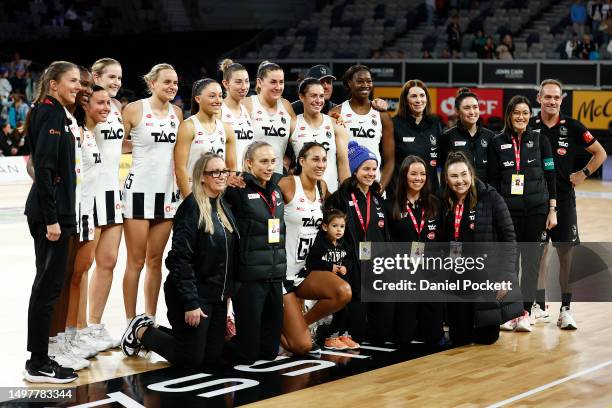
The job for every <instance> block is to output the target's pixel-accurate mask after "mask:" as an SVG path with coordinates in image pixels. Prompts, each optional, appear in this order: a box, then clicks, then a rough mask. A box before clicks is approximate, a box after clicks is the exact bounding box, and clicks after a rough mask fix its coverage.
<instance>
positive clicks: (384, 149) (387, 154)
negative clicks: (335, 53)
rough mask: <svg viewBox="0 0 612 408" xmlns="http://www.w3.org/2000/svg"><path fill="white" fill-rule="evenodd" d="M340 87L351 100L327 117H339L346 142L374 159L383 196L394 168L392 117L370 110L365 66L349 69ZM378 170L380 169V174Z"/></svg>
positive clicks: (369, 76)
mask: <svg viewBox="0 0 612 408" xmlns="http://www.w3.org/2000/svg"><path fill="white" fill-rule="evenodd" d="M342 83H343V84H344V86H345V88H346V89H347V90H348V91H349V94H350V99H349V100H347V101H344V102H342V105H340V106H336V107H334V108H333V109H332V110H331V114H330V116H332V117H337V115H340V117H341V118H342V122H343V123H344V127H345V128H346V129H347V130H348V133H349V141H350V140H354V141H356V142H357V143H359V144H360V145H361V146H364V147H367V148H368V149H369V150H370V151H371V152H373V153H374V154H375V155H376V160H377V162H378V166H377V169H376V180H377V181H378V182H380V184H379V185H380V187H381V188H382V190H381V194H382V192H383V191H384V190H385V189H386V188H387V185H388V184H389V182H390V181H391V176H392V173H393V167H394V166H395V162H394V154H393V152H394V150H395V144H394V142H393V123H392V122H391V117H390V116H389V114H388V113H387V112H379V111H377V110H375V109H373V108H372V103H371V101H370V93H371V92H372V89H373V87H374V84H373V82H372V74H371V72H370V68H368V67H366V66H365V65H353V66H351V67H350V68H349V69H347V70H346V72H345V73H344V76H343V77H342ZM379 166H382V171H381V170H380V167H379Z"/></svg>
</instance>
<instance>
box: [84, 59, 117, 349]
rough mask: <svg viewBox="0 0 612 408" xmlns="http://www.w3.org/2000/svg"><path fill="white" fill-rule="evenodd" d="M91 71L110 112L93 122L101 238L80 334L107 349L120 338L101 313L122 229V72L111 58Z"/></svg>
mask: <svg viewBox="0 0 612 408" xmlns="http://www.w3.org/2000/svg"><path fill="white" fill-rule="evenodd" d="M91 71H92V74H93V80H94V83H95V84H96V85H97V86H101V87H102V88H104V89H106V91H107V92H108V95H109V96H110V98H111V107H110V108H111V111H110V113H109V115H108V117H107V118H106V120H105V121H103V122H100V123H98V124H96V127H95V128H94V129H93V133H94V136H95V138H96V144H97V146H98V149H99V150H100V154H101V156H102V163H101V165H100V166H101V168H100V177H99V180H98V185H97V188H96V200H95V207H94V223H95V225H96V226H97V227H99V228H100V237H99V238H98V245H97V247H96V254H95V260H96V267H95V269H94V271H93V273H92V276H91V280H90V283H89V319H88V320H89V326H88V327H87V328H85V329H84V330H82V333H83V334H86V335H87V336H88V337H91V338H92V339H94V340H95V341H97V342H98V343H99V344H100V347H102V345H103V344H107V348H108V347H117V346H118V345H119V339H118V338H113V337H111V335H110V333H109V332H108V330H107V329H106V328H105V327H104V324H103V323H102V314H103V313H104V308H105V307H106V301H107V300H108V294H109V293H110V289H111V285H112V282H113V271H114V269H115V265H116V264H117V255H118V253H119V243H120V242H121V233H122V231H123V217H122V215H121V197H120V187H119V165H120V162H121V149H122V144H123V141H124V139H125V137H124V136H125V133H124V128H123V118H122V116H121V103H120V102H119V101H118V100H117V99H116V96H117V93H118V92H119V89H120V88H121V80H122V75H123V74H122V70H121V65H120V64H119V62H118V61H116V60H114V59H112V58H102V59H99V60H97V61H96V62H94V64H93V66H92V67H91ZM90 130H91V129H90Z"/></svg>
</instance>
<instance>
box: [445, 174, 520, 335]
mask: <svg viewBox="0 0 612 408" xmlns="http://www.w3.org/2000/svg"><path fill="white" fill-rule="evenodd" d="M476 188H477V193H478V203H477V204H476V219H475V221H474V241H475V242H481V243H482V247H481V248H482V250H483V251H484V252H486V253H487V258H488V259H494V260H495V265H496V266H499V267H500V268H498V269H497V270H495V271H492V272H493V273H492V274H491V273H490V275H492V276H493V279H494V280H496V281H500V280H507V281H511V282H512V288H513V290H512V291H511V292H509V293H508V295H507V296H506V298H504V299H503V301H502V302H501V303H500V302H497V301H496V300H495V299H494V298H490V299H480V300H479V301H478V302H477V303H476V305H475V313H476V315H475V321H476V327H482V326H489V325H500V324H502V323H504V322H507V321H508V320H511V319H514V318H515V317H518V316H519V315H520V314H521V313H522V311H523V304H522V294H521V291H520V288H519V283H518V279H517V277H516V273H515V267H514V262H515V261H516V246H515V245H513V244H512V243H515V242H516V235H515V233H514V225H513V223H512V218H511V217H510V212H509V211H508V207H507V206H506V203H505V201H504V199H503V198H502V197H501V196H500V195H499V193H498V192H497V191H495V189H494V188H493V187H491V186H490V185H487V184H485V183H483V182H481V181H480V180H476ZM446 211H449V208H448V203H446V205H445V212H446ZM452 233H453V232H452V231H445V236H446V240H448V241H450V240H452ZM495 242H505V243H507V244H504V245H495ZM500 260H503V261H500ZM491 296H493V294H491Z"/></svg>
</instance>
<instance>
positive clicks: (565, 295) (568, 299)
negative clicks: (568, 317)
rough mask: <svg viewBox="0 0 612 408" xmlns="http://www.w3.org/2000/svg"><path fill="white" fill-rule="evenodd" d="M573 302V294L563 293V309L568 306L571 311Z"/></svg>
mask: <svg viewBox="0 0 612 408" xmlns="http://www.w3.org/2000/svg"><path fill="white" fill-rule="evenodd" d="M571 302H572V294H571V293H562V294H561V307H563V306H567V308H568V309H569V307H570V303H571Z"/></svg>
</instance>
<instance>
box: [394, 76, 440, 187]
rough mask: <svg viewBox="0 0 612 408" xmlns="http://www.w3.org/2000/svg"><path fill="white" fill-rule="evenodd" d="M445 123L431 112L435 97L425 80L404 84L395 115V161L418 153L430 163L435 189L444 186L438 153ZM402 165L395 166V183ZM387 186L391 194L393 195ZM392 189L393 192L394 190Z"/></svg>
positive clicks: (430, 180) (432, 183) (429, 175)
mask: <svg viewBox="0 0 612 408" xmlns="http://www.w3.org/2000/svg"><path fill="white" fill-rule="evenodd" d="M441 134H442V126H441V125H440V121H439V120H438V118H436V117H435V116H433V115H431V98H430V97H429V91H428V89H427V86H426V85H425V83H423V81H421V80H418V79H411V80H410V81H408V82H406V83H405V84H404V86H403V87H402V91H401V93H400V96H399V102H398V104H397V110H396V111H395V116H394V117H393V136H394V139H395V163H401V162H403V161H404V159H405V158H406V156H408V155H414V156H418V157H420V158H421V159H423V161H424V162H425V163H426V164H427V178H428V179H429V185H430V186H431V189H432V191H433V192H437V191H438V189H439V188H440V183H439V181H438V173H437V172H436V167H437V166H439V165H440V164H441V163H440V160H443V158H441V157H439V156H438V153H439V152H438V139H439V138H440V135H441ZM398 170H399V169H398V168H397V167H396V168H395V172H394V173H393V175H394V177H393V178H392V180H391V183H390V185H391V187H394V186H395V185H396V184H397V177H398ZM389 193H390V192H389V189H387V196H388V197H392V196H393V195H392V194H391V195H390V194H389ZM391 193H392V192H391Z"/></svg>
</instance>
